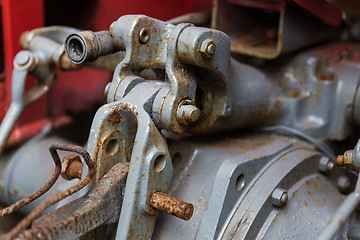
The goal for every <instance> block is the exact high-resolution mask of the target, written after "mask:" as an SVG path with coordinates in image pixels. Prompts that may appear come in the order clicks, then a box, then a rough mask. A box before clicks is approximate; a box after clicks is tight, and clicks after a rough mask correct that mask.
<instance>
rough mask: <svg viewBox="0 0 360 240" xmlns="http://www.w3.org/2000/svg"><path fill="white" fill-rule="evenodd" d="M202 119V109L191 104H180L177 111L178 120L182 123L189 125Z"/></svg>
mask: <svg viewBox="0 0 360 240" xmlns="http://www.w3.org/2000/svg"><path fill="white" fill-rule="evenodd" d="M199 118H200V109H198V108H197V107H196V106H194V105H191V104H186V103H185V104H184V103H180V104H179V107H178V110H177V119H178V121H179V122H180V123H182V124H184V125H188V124H189V123H194V122H196V121H197V120H199Z"/></svg>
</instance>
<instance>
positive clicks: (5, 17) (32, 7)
mask: <svg viewBox="0 0 360 240" xmlns="http://www.w3.org/2000/svg"><path fill="white" fill-rule="evenodd" d="M43 10H44V9H43V1H42V0H31V1H28V0H2V1H1V13H2V26H3V46H4V62H5V81H4V82H3V84H4V89H5V94H3V97H4V98H3V99H2V101H1V107H2V108H3V109H4V108H5V109H6V108H7V107H8V106H9V104H10V102H11V77H12V68H13V64H12V63H13V59H14V57H15V55H16V53H17V52H19V51H20V50H21V48H20V45H19V39H20V36H21V34H22V33H23V32H24V31H27V30H31V29H34V28H38V27H42V26H43V25H44V16H43ZM28 81H29V84H28V85H31V84H34V79H31V78H29V79H28ZM46 115H47V101H46V97H43V98H42V99H40V100H39V101H38V102H36V103H35V104H33V105H32V106H30V107H29V108H28V109H27V110H25V111H24V113H23V115H22V117H21V118H20V121H19V123H18V125H17V128H16V131H14V134H13V135H12V136H11V137H10V140H9V141H10V142H16V141H17V140H19V139H25V138H27V137H29V136H31V135H33V134H34V133H36V132H39V131H40V130H41V129H42V127H43V125H44V123H45V122H47V121H48V120H47V119H46ZM27 124H31V126H32V127H28V126H26V125H27Z"/></svg>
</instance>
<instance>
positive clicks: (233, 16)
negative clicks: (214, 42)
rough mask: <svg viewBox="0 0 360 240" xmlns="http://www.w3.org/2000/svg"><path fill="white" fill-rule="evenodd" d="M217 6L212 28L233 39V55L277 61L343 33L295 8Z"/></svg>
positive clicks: (219, 2)
mask: <svg viewBox="0 0 360 240" xmlns="http://www.w3.org/2000/svg"><path fill="white" fill-rule="evenodd" d="M216 3H217V4H215V5H214V9H213V12H214V13H213V16H214V18H213V19H212V27H214V28H215V29H219V30H221V31H224V32H225V33H226V34H228V35H229V36H230V39H231V51H232V52H234V53H238V54H246V55H250V56H256V57H260V58H266V59H273V58H276V57H278V56H279V55H280V54H284V53H289V52H292V51H295V50H298V49H301V48H304V47H307V46H311V45H314V44H316V43H319V42H322V41H326V40H329V39H330V38H334V37H336V36H338V35H339V34H340V33H341V28H340V27H330V26H329V25H327V24H326V23H324V22H323V21H321V20H319V19H316V18H314V17H313V16H310V14H308V13H307V12H305V11H304V10H303V9H302V8H300V7H299V6H297V5H295V4H286V5H285V4H284V5H283V6H282V8H281V9H280V10H276V11H264V9H257V8H252V7H243V6H234V5H233V4H231V2H229V1H226V0H217V1H216Z"/></svg>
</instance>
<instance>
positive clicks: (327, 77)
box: [318, 72, 336, 81]
mask: <svg viewBox="0 0 360 240" xmlns="http://www.w3.org/2000/svg"><path fill="white" fill-rule="evenodd" d="M335 77H336V76H335V74H334V73H332V72H322V73H320V74H319V75H318V79H319V80H321V81H333V80H334V79H335Z"/></svg>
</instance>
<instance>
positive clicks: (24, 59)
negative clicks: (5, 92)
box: [0, 51, 56, 154]
mask: <svg viewBox="0 0 360 240" xmlns="http://www.w3.org/2000/svg"><path fill="white" fill-rule="evenodd" d="M17 61H20V62H19V63H18V62H17ZM40 61H41V60H40V57H39V55H37V54H34V53H32V52H30V51H21V52H19V53H18V55H17V56H16V57H15V60H14V70H13V75H12V87H11V96H12V101H11V104H10V107H9V110H8V111H7V113H6V115H5V117H4V119H3V121H2V123H1V126H0V154H1V153H2V152H3V151H4V149H5V146H6V143H7V141H8V139H9V137H10V134H11V133H12V130H13V129H14V127H15V125H16V123H17V121H18V120H19V118H20V115H21V113H22V112H23V110H24V109H25V108H26V107H27V106H28V105H30V104H32V103H34V102H35V101H37V100H38V99H39V98H40V97H42V96H43V95H44V94H45V93H47V92H48V91H49V89H50V88H51V87H52V86H53V85H54V83H55V80H56V78H55V74H54V73H53V72H52V71H51V70H50V69H47V68H45V69H43V68H40V69H39V68H38V65H39V62H40ZM29 72H32V73H33V74H34V75H35V76H37V80H38V82H37V84H36V85H35V86H34V87H33V88H32V89H30V90H27V91H25V85H26V77H27V75H28V73H29Z"/></svg>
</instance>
